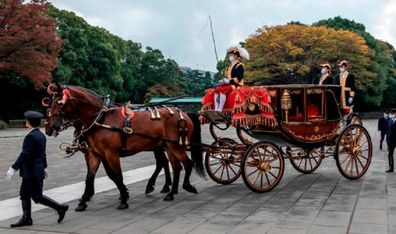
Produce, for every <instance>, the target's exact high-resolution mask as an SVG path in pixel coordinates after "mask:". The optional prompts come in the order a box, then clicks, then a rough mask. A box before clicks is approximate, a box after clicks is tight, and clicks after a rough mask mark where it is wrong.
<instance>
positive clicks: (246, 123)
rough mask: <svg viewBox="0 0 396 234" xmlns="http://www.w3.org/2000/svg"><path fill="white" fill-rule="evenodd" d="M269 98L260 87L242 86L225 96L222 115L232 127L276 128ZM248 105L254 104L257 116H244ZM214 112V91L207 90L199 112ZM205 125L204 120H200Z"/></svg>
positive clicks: (266, 92) (265, 91) (265, 90)
mask: <svg viewBox="0 0 396 234" xmlns="http://www.w3.org/2000/svg"><path fill="white" fill-rule="evenodd" d="M270 102H271V98H270V96H269V94H268V91H267V89H266V88H264V87H260V86H257V87H256V86H243V87H239V88H238V89H235V90H234V91H232V92H231V93H230V94H229V95H228V96H227V101H226V103H225V105H224V108H223V113H224V114H225V115H226V116H228V117H229V118H230V119H231V123H232V125H233V126H242V127H250V126H258V125H264V126H276V125H277V122H276V119H275V117H274V113H273V110H272V107H271V105H270ZM249 104H256V105H257V106H258V108H259V110H260V112H259V113H258V114H254V115H253V114H246V110H247V108H248V106H249ZM206 110H214V89H207V90H206V92H205V96H204V97H203V98H202V108H201V111H206ZM201 122H202V123H206V122H207V121H206V120H205V118H203V117H202V118H201Z"/></svg>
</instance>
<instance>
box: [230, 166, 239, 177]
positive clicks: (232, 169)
mask: <svg viewBox="0 0 396 234" xmlns="http://www.w3.org/2000/svg"><path fill="white" fill-rule="evenodd" d="M229 167H230V169H231V171H232V172H234V175H237V173H236V172H235V170H234V168H232V166H229Z"/></svg>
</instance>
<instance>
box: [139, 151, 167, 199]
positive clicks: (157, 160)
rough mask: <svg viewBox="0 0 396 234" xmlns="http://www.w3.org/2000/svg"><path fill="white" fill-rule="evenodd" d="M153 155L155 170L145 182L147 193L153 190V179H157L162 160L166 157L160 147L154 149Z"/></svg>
mask: <svg viewBox="0 0 396 234" xmlns="http://www.w3.org/2000/svg"><path fill="white" fill-rule="evenodd" d="M154 156H155V164H156V165H155V171H154V173H153V175H152V176H151V177H150V179H149V181H148V183H147V186H146V191H145V194H149V193H151V192H152V191H154V186H155V181H156V180H157V177H158V175H159V173H160V172H161V170H162V168H163V167H164V165H163V163H164V162H163V160H164V158H165V159H166V155H165V153H164V151H163V149H162V148H157V149H155V150H154ZM168 192H169V191H168Z"/></svg>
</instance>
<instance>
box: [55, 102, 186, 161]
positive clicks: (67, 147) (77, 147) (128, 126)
mask: <svg viewBox="0 0 396 234" xmlns="http://www.w3.org/2000/svg"><path fill="white" fill-rule="evenodd" d="M109 104H110V98H109V95H107V96H106V97H105V98H104V100H103V102H102V105H101V108H100V109H99V111H98V115H97V116H96V117H95V120H94V121H93V122H92V123H91V124H90V125H89V126H88V127H87V128H84V126H83V127H82V129H81V132H80V134H79V135H78V136H76V137H75V138H74V139H73V141H72V143H71V144H70V143H67V142H63V143H61V144H60V145H59V148H60V149H61V150H63V151H65V152H66V153H67V156H66V158H68V157H71V156H73V155H74V154H75V153H76V152H77V151H82V152H84V150H86V149H87V148H88V144H87V143H86V141H85V139H84V138H85V137H84V136H85V135H86V134H87V133H88V132H89V131H90V130H91V129H92V128H93V127H95V126H98V127H102V128H106V129H109V130H112V131H117V132H120V133H121V134H122V135H121V136H122V139H121V141H122V147H121V152H120V156H121V157H123V156H126V150H127V147H126V146H127V137H128V135H132V134H133V135H136V136H141V137H145V138H149V139H153V140H159V141H164V142H173V143H179V145H184V146H187V145H189V141H188V127H187V121H186V119H185V118H184V116H183V112H182V111H181V110H180V109H178V108H176V107H175V108H174V109H176V111H177V112H178V116H179V118H178V129H179V131H178V135H179V140H178V141H176V140H169V139H161V138H157V137H151V136H148V135H145V134H142V133H137V132H134V130H133V128H132V122H131V121H132V119H133V117H134V115H135V112H134V111H133V110H132V109H131V108H130V107H129V106H130V103H129V102H128V103H127V104H126V105H124V106H122V107H121V109H120V107H117V108H109ZM159 107H160V108H161V107H162V108H165V109H166V110H167V111H168V112H169V114H170V115H171V116H173V115H174V114H175V112H174V111H173V110H172V109H171V108H170V107H169V106H165V105H161V106H153V107H150V106H144V107H138V108H135V109H134V110H139V109H143V108H144V109H145V111H149V112H150V119H151V120H160V119H161V115H160V111H159ZM116 109H120V111H121V115H122V116H123V117H124V115H125V122H124V124H123V128H119V127H115V126H110V125H107V124H104V123H101V120H102V118H103V117H104V114H105V113H106V112H108V111H110V110H116ZM68 126H71V124H68Z"/></svg>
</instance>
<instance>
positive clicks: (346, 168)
mask: <svg viewBox="0 0 396 234" xmlns="http://www.w3.org/2000/svg"><path fill="white" fill-rule="evenodd" d="M346 159H349V156H348V157H347V158H346ZM350 163H351V161H350V160H349V161H348V163H347V165H346V167H345V168H344V171H346V170H348V168H349V164H350Z"/></svg>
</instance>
